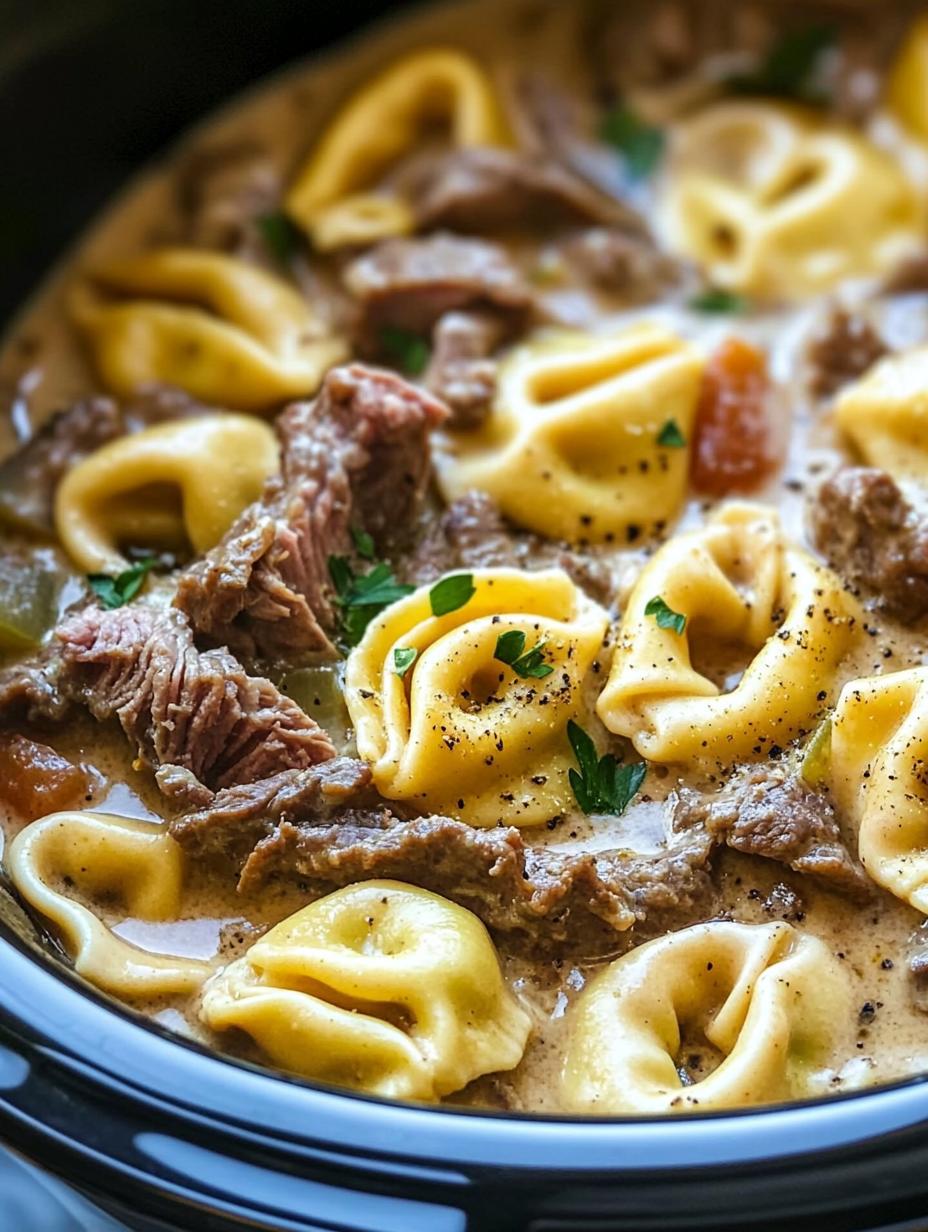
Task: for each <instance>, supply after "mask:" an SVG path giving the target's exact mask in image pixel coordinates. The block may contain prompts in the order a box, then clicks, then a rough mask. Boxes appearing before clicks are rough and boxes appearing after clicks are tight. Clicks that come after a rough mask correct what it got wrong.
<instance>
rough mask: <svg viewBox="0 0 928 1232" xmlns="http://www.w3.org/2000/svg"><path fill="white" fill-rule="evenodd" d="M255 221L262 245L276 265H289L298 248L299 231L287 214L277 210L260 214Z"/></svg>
mask: <svg viewBox="0 0 928 1232" xmlns="http://www.w3.org/2000/svg"><path fill="white" fill-rule="evenodd" d="M255 221H256V222H257V224H258V230H259V231H260V232H261V239H262V240H263V241H264V246H265V248H267V250H268V252H269V253H270V254H271V256H272V257H273V258H274V260H275V261H276V262H277V263H278V265H284V266H288V265H290V264H291V263H292V261H293V258H294V257H295V256H296V253H297V250H298V249H299V245H300V233H299V231H298V230H297V229H296V227H295V226H294V224H293V223H292V222H291V221H290V219H289V218H288V217H287V215H286V214H283V213H281V212H280V211H279V210H278V211H276V212H275V213H273V214H262V215H261V217H260V218H258V219H256V220H255Z"/></svg>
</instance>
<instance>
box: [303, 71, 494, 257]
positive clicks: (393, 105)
mask: <svg viewBox="0 0 928 1232" xmlns="http://www.w3.org/2000/svg"><path fill="white" fill-rule="evenodd" d="M436 122H444V123H446V124H447V126H448V131H449V136H450V140H451V142H452V144H454V145H456V146H495V145H507V144H509V143H510V134H509V129H508V126H507V124H506V121H505V119H504V117H503V114H502V111H501V109H500V106H499V102H498V99H497V97H496V92H495V90H494V88H493V84H492V82H491V81H490V79H489V77H488V76H487V74H486V73H485V72H484V70H483V69H482V68H481V67H480V66H479V65H478V64H477V63H476V62H475V61H474V60H472V59H471V58H470V57H469V56H466V55H464V54H463V53H462V52H459V51H451V50H446V49H444V48H435V49H430V50H427V51H416V52H413V53H412V54H411V55H408V56H405V57H404V58H403V59H402V60H399V61H398V62H397V63H395V64H393V65H391V66H390V67H389V68H388V69H387V70H386V71H385V72H383V73H382V74H381V75H380V76H378V77H376V78H375V79H374V80H373V81H370V82H368V83H367V84H366V85H365V86H363V87H362V88H361V89H360V90H358V92H357V93H356V94H354V95H353V96H352V97H351V98H350V99H349V100H348V102H347V103H346V104H345V105H344V107H343V108H342V109H341V111H339V113H338V114H337V115H336V117H335V119H334V120H333V121H332V123H331V124H330V125H329V127H328V128H327V130H326V131H325V133H324V134H323V136H322V139H321V140H320V142H319V144H318V145H317V147H316V149H315V150H314V151H313V153H312V154H311V156H310V158H309V160H308V161H307V163H306V164H305V166H304V167H303V168H302V170H301V171H300V173H299V175H298V176H297V179H296V181H295V183H294V184H293V186H292V187H291V189H290V191H289V194H288V196H287V200H286V205H287V210H288V212H289V214H290V215H291V217H292V218H293V219H294V220H295V221H296V222H297V223H299V225H300V226H301V227H303V228H304V229H305V230H306V232H307V234H308V235H309V236H310V238H311V239H312V241H313V244H314V245H315V247H317V248H319V249H322V250H326V249H331V248H338V247H341V246H343V245H346V244H370V243H373V242H374V241H375V240H378V239H383V238H384V237H386V236H388V235H404V234H407V233H408V232H410V231H411V230H412V229H413V226H414V219H413V214H412V210H411V208H410V206H409V205H408V204H407V203H406V202H405V201H404V200H403V199H402V197H400V196H398V195H397V194H396V193H393V192H391V191H390V190H389V189H386V190H385V191H383V192H377V191H374V190H373V186H374V185H376V184H377V182H378V180H380V179H381V178H382V177H383V176H384V175H385V174H386V173H387V172H388V171H389V169H390V167H391V166H392V164H393V163H395V162H396V160H397V159H399V158H400V157H402V155H404V154H407V153H409V152H411V151H412V150H413V149H414V148H415V146H416V143H417V141H418V140H419V138H420V135H421V133H422V132H423V131H424V130H425V129H426V128H428V127H429V126H434V125H435V123H436Z"/></svg>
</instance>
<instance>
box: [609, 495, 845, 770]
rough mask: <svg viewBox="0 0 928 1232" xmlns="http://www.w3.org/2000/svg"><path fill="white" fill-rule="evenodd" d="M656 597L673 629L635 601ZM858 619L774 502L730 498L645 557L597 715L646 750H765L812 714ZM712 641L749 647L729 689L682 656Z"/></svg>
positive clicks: (654, 756)
mask: <svg viewBox="0 0 928 1232" xmlns="http://www.w3.org/2000/svg"><path fill="white" fill-rule="evenodd" d="M658 598H659V599H662V600H663V601H664V603H665V604H666V605H667V607H669V608H670V609H671V610H672V611H673V612H675V613H679V614H680V615H681V616H685V617H686V627H685V629H684V631H683V632H682V633H680V632H677V631H676V629H674V628H673V627H668V628H663V627H661V625H660V624H659V623H658V620H657V616H656V614H654V613H651V614H649V613H648V612H647V611H646V608H647V606H648V604H649V602H650V601H651V600H653V599H658ZM861 621H862V617H861V614H860V612H859V609H858V606H857V604H856V602H855V601H854V599H853V598H852V597H851V596H850V595H849V594H848V593H847V592H846V591H845V589H844V588H843V586H842V584H841V582H840V580H839V579H838V578H837V577H836V576H835V574H834V573H832V572H831V570H830V569H827V568H825V567H824V566H823V565H820V564H819V563H818V562H817V561H815V560H813V558H812V557H811V556H810V555H809V554H808V553H807V552H805V551H803V550H802V549H801V548H799V547H797V546H796V545H794V544H793V543H791V542H790V541H789V540H788V539H787V538H786V537H785V536H784V535H783V532H782V529H781V527H780V523H779V518H778V516H777V514H776V511H775V510H773V509H769V508H767V507H765V506H762V505H753V504H748V503H747V502H732V503H730V504H728V505H725V506H722V507H721V509H720V510H719V511H718V512H717V513H716V514H715V515H714V516H713V517H712V518H711V519H710V520H709V521H708V523H707V524H706V525H705V527H703V528H702V529H701V530H697V531H692V532H690V533H688V534H685V535H680V536H678V537H676V538H674V539H672V540H670V542H668V543H666V544H665V545H664V546H663V547H662V548H661V549H660V550H659V551H658V552H657V553H656V554H655V556H654V557H653V559H652V560H651V561H650V563H649V564H648V565H646V566H645V568H644V570H643V571H642V573H641V576H640V578H639V579H638V581H637V583H636V584H635V587H634V589H633V591H632V593H631V595H630V597H629V600H628V606H627V608H626V611H625V615H624V617H623V620H622V624H621V628H620V630H619V637H618V644H617V647H616V652H615V656H614V658H613V662H612V670H611V673H610V676H609V680H608V683H607V684H606V687H605V689H604V690H603V692H602V694H601V695H600V698H599V701H598V703H597V710H598V712H599V716H600V718H601V719H602V721H603V723H605V725H606V727H608V728H609V730H610V731H613V732H615V733H617V734H618V735H622V736H628V737H629V738H630V739H631V741H632V743H633V744H634V746H635V748H636V749H637V750H638V752H639V753H641V754H642V756H644V757H646V758H648V759H649V760H651V761H660V762H682V763H697V764H698V763H702V764H714V763H721V764H725V765H727V764H730V763H732V762H735V761H738V760H745V759H746V760H754V759H757V758H761V757H766V756H767V755H768V754H769V752H770V749H771V748H772V747H773V746H775V745H780V746H782V745H783V744H785V743H786V742H787V741H789V740H792V739H794V738H795V737H797V736H799V735H802V734H803V733H806V732H808V731H810V730H811V729H812V727H813V726H814V725H815V722H816V719H817V718H818V717H819V716H820V715H821V713H822V711H823V710H824V709H825V708H826V706H827V704H828V698H829V697H830V696H831V694H832V691H833V680H834V672H835V668H836V667H837V665H838V663H839V662H840V661H841V659H842V658H843V657H844V655H845V653H846V652H847V650H848V649H849V647H850V645H851V643H852V639H853V638H854V637H855V635H856V631H857V628H858V624H859V623H860V622H861ZM719 645H721V646H726V647H728V648H732V647H739V648H742V649H744V650H747V651H748V652H754V653H753V657H752V658H751V660H750V662H749V663H748V666H747V667H746V669H745V671H744V674H743V675H742V676H741V678H740V680H738V681H737V683H736V684H734V687H732V688H730V689H729V690H728V691H724V690H723V689H722V688H720V687H719V685H718V684H716V683H714V682H713V681H712V680H711V679H709V678H708V676H706V675H704V674H703V673H702V672H700V670H699V668H698V665H697V666H694V665H693V657H694V651H695V652H697V655H698V653H699V652H703V651H704V650H708V651H711V648H712V647H714V646H719ZM698 661H699V660H698V657H697V664H698Z"/></svg>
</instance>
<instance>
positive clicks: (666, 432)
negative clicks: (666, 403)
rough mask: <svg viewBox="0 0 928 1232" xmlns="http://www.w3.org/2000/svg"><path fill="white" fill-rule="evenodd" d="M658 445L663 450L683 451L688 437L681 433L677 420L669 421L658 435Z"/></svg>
mask: <svg viewBox="0 0 928 1232" xmlns="http://www.w3.org/2000/svg"><path fill="white" fill-rule="evenodd" d="M657 443H658V445H660V447H661V448H662V449H683V448H685V446H686V437H685V436H684V435H683V433H682V432H681V431H680V425H679V424H678V423H677V421H676V420H675V419H668V420H667V422H666V423H665V424H664V426H663V428H661V430H660V432H658V434H657Z"/></svg>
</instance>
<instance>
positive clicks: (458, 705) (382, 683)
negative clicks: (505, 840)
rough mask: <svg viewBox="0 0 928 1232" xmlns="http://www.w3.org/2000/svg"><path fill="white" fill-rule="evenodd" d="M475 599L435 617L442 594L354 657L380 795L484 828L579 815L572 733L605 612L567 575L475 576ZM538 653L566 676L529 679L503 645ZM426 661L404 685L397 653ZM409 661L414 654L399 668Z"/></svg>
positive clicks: (352, 682) (390, 612)
mask: <svg viewBox="0 0 928 1232" xmlns="http://www.w3.org/2000/svg"><path fill="white" fill-rule="evenodd" d="M467 576H472V578H473V591H474V593H473V595H472V597H471V598H470V599H469V600H468V602H466V603H465V604H464V605H463V606H461V607H459V608H457V609H456V610H455V611H453V612H450V613H447V614H445V615H440V616H436V615H434V614H433V611H432V607H431V603H430V587H428V586H424V587H422V588H420V589H419V590H417V591H415V592H414V593H413V594H411V595H409V596H408V597H406V598H405V599H401V600H400V601H399V602H397V603H394V604H393V605H392V606H391V607H389V608H387V609H386V611H384V612H383V613H382V614H381V615H380V616H378V617H377V618H376V619H375V620H373V621H371V623H370V625H369V626H368V628H367V632H366V633H365V635H364V638H363V640H362V641H361V643H360V645H358V646H357V647H356V648H355V649H354V650H353V651H352V652H351V655H350V656H349V659H348V666H347V671H346V678H345V696H346V700H347V703H348V710H349V712H350V714H351V718H352V721H353V722H354V726H355V732H356V736H357V743H358V752H359V754H360V756H361V757H362V758H364V760H365V761H367V762H369V763H370V765H371V767H372V769H373V773H374V782H375V783H376V784H377V788H378V790H379V791H380V792H381V793H382V794H383V795H385V796H386V797H387V798H388V799H391V800H408V801H410V802H412V803H414V804H415V805H416V807H417V808H419V809H421V810H427V809H433V810H435V811H437V812H440V813H444V814H447V815H450V816H452V817H457V818H460V819H462V820H464V821H467V822H469V823H470V824H471V825H474V826H492V825H496V824H497V823H498V822H506V823H507V824H511V825H517V826H531V825H538V824H539V823H541V822H543V821H546V820H548V819H549V818H551V817H554V816H557V815H558V814H560V813H562V812H563V811H564V810H565V809H566V808H569V807H572V805H573V793H572V792H571V788H570V784H569V781H568V771H569V769H570V766H571V765H572V758H571V754H570V747H569V744H568V741H567V736H566V728H567V723H568V721H569V720H570V719H572V718H573V719H576V718H578V717H580V718H581V721H582V716H583V714H584V712H585V711H586V708H587V704H586V699H585V687H586V685H587V682H588V677H589V674H590V669H591V666H592V664H593V661H594V660H595V659H596V657H597V655H598V654H599V653H600V652H601V648H602V642H603V637H604V635H605V632H606V628H607V623H608V621H607V617H606V613H605V612H604V611H603V610H602V609H601V608H600V607H599V606H598V605H597V604H595V603H593V602H592V601H591V600H589V599H588V598H587V597H586V596H585V595H584V594H583V592H582V591H580V590H579V589H578V588H577V587H576V586H575V585H574V584H573V582H571V580H570V579H569V578H568V577H567V575H566V574H565V573H562V572H561V571H560V570H549V571H546V572H540V573H523V572H521V571H519V570H517V569H485V570H479V571H476V572H475V573H474V574H473V575H467ZM520 633H521V634H522V635H523V637H524V646H525V649H526V650H531V649H533V648H534V647H536V646H538V645H539V644H541V645H542V653H543V657H544V661H545V663H546V664H548V665H550V666H551V667H552V668H553V670H552V671H551V672H550V673H549V674H548V675H546V676H544V677H543V678H539V677H522V676H519V675H518V674H517V673H516V671H515V670H514V668H512V667H510V666H509V665H508V664H507V663H505V662H501V661H500V660H498V659H496V658H495V657H494V656H495V653H496V649H497V646H498V642H499V638H500V636H501V635H504V634H514V635H516V636H518V634H520ZM403 649H405V650H408V651H413V650H414V651H415V652H416V657H415V661H414V662H413V663H412V665H411V666H410V667H408V669H407V670H406V671H405V672H404V674H403V675H402V676H400V675H399V674H398V672H397V670H396V664H397V658H396V652H397V651H398V650H403ZM400 659H401V660H402V656H400Z"/></svg>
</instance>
